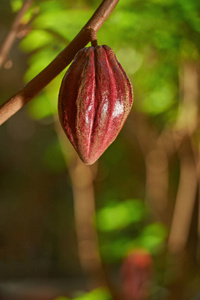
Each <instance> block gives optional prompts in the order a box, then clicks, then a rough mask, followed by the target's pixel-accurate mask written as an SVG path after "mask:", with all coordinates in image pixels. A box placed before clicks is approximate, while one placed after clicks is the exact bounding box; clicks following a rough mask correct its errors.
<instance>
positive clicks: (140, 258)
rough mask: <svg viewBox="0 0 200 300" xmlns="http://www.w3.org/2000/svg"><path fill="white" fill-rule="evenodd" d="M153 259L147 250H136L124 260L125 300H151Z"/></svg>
mask: <svg viewBox="0 0 200 300" xmlns="http://www.w3.org/2000/svg"><path fill="white" fill-rule="evenodd" d="M152 271H153V259H152V256H151V254H150V253H149V252H148V251H147V250H146V249H134V250H132V251H131V252H130V253H129V254H128V255H127V256H126V257H125V259H124V261H123V264H122V268H121V275H122V290H123V295H124V297H123V299H124V300H146V299H149V292H150V282H151V275H152Z"/></svg>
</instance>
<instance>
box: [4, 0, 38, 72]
mask: <svg viewBox="0 0 200 300" xmlns="http://www.w3.org/2000/svg"><path fill="white" fill-rule="evenodd" d="M32 2H33V1H32V0H26V1H25V2H24V4H23V5H22V8H21V9H20V11H19V12H18V14H17V15H16V18H15V20H14V22H13V24H12V27H11V29H10V31H9V33H8V35H7V36H6V38H5V40H4V42H3V44H2V46H1V49H0V68H1V67H2V65H3V63H4V62H5V60H6V58H7V56H8V53H9V52H10V49H11V47H12V45H13V43H14V41H15V40H16V38H17V34H18V31H19V29H20V25H21V19H22V17H23V15H24V14H25V12H26V11H27V10H28V9H29V7H30V6H31V4H32Z"/></svg>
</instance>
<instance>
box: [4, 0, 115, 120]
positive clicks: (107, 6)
mask: <svg viewBox="0 0 200 300" xmlns="http://www.w3.org/2000/svg"><path fill="white" fill-rule="evenodd" d="M118 2H119V0H104V1H102V3H101V5H100V6H99V7H98V8H97V10H96V11H95V13H94V14H93V16H92V17H91V18H90V20H89V21H88V22H87V23H86V25H85V26H84V27H83V28H82V29H81V31H80V32H79V33H78V34H77V36H76V37H75V38H74V39H73V40H72V41H71V42H70V43H69V44H68V46H67V47H66V48H65V49H64V50H63V51H62V52H60V53H59V54H58V56H57V57H56V58H55V59H54V60H53V61H52V62H51V63H50V64H49V65H48V66H47V67H46V68H45V69H44V70H42V71H41V72H40V73H39V74H38V75H37V76H36V77H34V78H33V79H32V80H31V81H29V82H28V83H27V84H26V85H25V87H24V88H22V89H21V90H20V91H19V92H18V93H16V94H15V95H13V96H12V97H11V98H10V99H8V100H7V101H6V102H5V103H4V104H3V105H2V106H0V125H1V124H3V123H4V122H5V121H6V120H7V119H9V118H10V117H11V116H12V115H14V114H15V113H16V112H17V111H18V110H19V109H20V108H22V107H23V106H24V105H25V104H26V103H27V102H29V101H30V100H31V99H33V97H34V96H36V95H37V94H38V93H39V92H40V91H41V90H42V89H43V88H44V87H45V86H46V85H47V84H48V83H49V82H50V81H51V80H52V79H54V78H55V77H56V76H57V75H58V74H59V73H60V72H61V71H62V70H63V69H64V68H66V66H67V65H68V64H69V63H70V62H71V60H72V59H73V58H74V56H75V54H76V53H77V52H78V51H79V50H80V49H81V48H83V47H85V46H86V45H87V43H88V42H89V41H90V32H91V30H94V31H96V32H97V31H98V30H99V29H100V28H101V26H102V25H103V23H104V22H105V21H106V19H107V18H108V16H109V15H110V13H111V12H112V11H113V9H114V8H115V6H116V5H117V3H118Z"/></svg>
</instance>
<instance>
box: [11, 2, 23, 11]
mask: <svg viewBox="0 0 200 300" xmlns="http://www.w3.org/2000/svg"><path fill="white" fill-rule="evenodd" d="M23 2H24V1H23V0H10V5H11V9H12V11H13V12H17V11H19V10H20V9H21V7H22V5H23Z"/></svg>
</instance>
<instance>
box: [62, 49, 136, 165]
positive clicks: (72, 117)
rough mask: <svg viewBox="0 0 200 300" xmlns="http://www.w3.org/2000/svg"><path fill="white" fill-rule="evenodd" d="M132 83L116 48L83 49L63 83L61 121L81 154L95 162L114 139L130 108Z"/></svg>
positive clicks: (87, 159) (77, 55) (82, 157)
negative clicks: (118, 59) (116, 52)
mask: <svg viewBox="0 0 200 300" xmlns="http://www.w3.org/2000/svg"><path fill="white" fill-rule="evenodd" d="M132 102H133V92H132V86H131V83H130V80H129V78H128V77H127V75H126V73H125V71H124V70H123V68H122V66H121V65H120V64H119V62H118V61H117V58H116V56H115V54H114V52H113V50H112V49H111V48H110V47H108V46H106V45H103V46H96V47H87V48H83V49H81V50H80V51H79V52H78V53H77V54H76V56H75V58H74V60H73V62H72V64H71V66H70V67H69V69H68V70H67V72H66V74H65V76H64V78H63V80H62V84H61V88H60V93H59V102H58V111H59V118H60V122H61V125H62V127H63V129H64V131H65V133H66V135H67V136H68V138H69V140H70V142H71V143H72V145H73V146H74V148H75V149H76V151H77V153H78V154H79V156H80V158H81V159H82V160H83V162H85V163H86V164H93V163H94V162H95V161H96V160H97V159H98V158H99V157H100V156H101V154H102V153H103V152H104V151H105V150H106V149H107V147H108V146H109V145H110V144H111V143H112V142H113V141H114V140H115V138H116V137H117V135H118V133H119V132H120V130H121V128H122V126H123V125H124V122H125V120H126V118H127V116H128V114H129V112H130V110H131V106H132Z"/></svg>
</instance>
